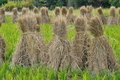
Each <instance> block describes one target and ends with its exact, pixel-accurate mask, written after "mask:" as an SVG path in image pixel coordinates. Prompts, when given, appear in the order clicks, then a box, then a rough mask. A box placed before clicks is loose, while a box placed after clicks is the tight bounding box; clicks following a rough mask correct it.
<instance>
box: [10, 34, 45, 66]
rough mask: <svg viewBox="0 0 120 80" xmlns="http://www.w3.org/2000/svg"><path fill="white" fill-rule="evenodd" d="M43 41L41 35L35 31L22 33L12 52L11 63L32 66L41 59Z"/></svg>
mask: <svg viewBox="0 0 120 80" xmlns="http://www.w3.org/2000/svg"><path fill="white" fill-rule="evenodd" d="M44 46H45V44H44V42H43V39H42V37H41V35H40V34H39V33H37V32H26V33H24V34H23V35H22V38H21V39H20V42H19V44H18V45H17V50H16V51H15V53H14V54H13V58H12V65H15V64H20V65H22V66H34V64H35V63H36V62H38V61H41V57H44V56H42V53H43V51H44Z"/></svg>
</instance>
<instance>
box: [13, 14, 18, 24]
mask: <svg viewBox="0 0 120 80" xmlns="http://www.w3.org/2000/svg"><path fill="white" fill-rule="evenodd" d="M17 19H18V16H17V15H13V23H16V22H17Z"/></svg>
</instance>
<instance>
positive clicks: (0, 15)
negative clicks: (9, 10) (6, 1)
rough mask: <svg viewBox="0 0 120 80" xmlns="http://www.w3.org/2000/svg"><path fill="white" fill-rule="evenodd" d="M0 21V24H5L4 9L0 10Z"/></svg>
mask: <svg viewBox="0 0 120 80" xmlns="http://www.w3.org/2000/svg"><path fill="white" fill-rule="evenodd" d="M0 21H1V22H5V21H6V20H5V9H4V8H0Z"/></svg>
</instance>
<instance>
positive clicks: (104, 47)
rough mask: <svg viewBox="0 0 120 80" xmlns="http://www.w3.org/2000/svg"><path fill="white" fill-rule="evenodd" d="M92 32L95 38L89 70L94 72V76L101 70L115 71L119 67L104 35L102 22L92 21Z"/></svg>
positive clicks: (90, 55)
mask: <svg viewBox="0 0 120 80" xmlns="http://www.w3.org/2000/svg"><path fill="white" fill-rule="evenodd" d="M89 24H90V31H91V33H92V35H93V36H94V38H93V42H92V45H91V49H90V50H91V51H90V54H89V57H88V61H89V65H88V68H89V69H90V70H91V71H93V74H95V73H98V72H99V71H100V70H105V69H109V70H113V69H115V68H116V67H117V63H116V60H115V57H114V53H113V49H112V47H111V45H110V44H109V41H108V40H107V38H106V37H105V36H104V35H103V29H102V25H101V23H100V20H99V19H98V18H97V17H95V18H92V19H91V21H90V23H89Z"/></svg>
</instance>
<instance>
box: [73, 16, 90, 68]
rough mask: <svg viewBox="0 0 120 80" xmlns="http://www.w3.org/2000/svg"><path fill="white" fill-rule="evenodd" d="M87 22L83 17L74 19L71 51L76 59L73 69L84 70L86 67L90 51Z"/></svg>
mask: <svg viewBox="0 0 120 80" xmlns="http://www.w3.org/2000/svg"><path fill="white" fill-rule="evenodd" d="M86 28H87V22H86V19H85V18H83V17H77V18H76V19H75V29H76V35H75V39H74V41H73V51H74V54H75V57H76V59H75V60H74V62H73V64H74V65H73V67H74V68H78V69H79V68H81V69H85V68H86V67H87V57H88V52H89V49H90V37H89V35H88V34H87V32H86Z"/></svg>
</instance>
